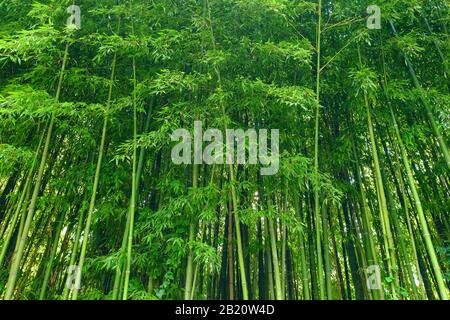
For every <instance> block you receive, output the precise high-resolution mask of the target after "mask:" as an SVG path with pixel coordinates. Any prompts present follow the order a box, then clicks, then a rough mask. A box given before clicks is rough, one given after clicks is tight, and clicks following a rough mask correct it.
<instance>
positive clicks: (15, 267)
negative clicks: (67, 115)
mask: <svg viewBox="0 0 450 320" xmlns="http://www.w3.org/2000/svg"><path fill="white" fill-rule="evenodd" d="M68 55H69V43H67V44H66V48H65V50H64V58H63V61H62V66H61V71H60V74H59V80H58V87H57V89H56V96H55V101H56V102H59V97H60V94H61V88H62V82H63V76H64V71H65V69H66V63H67V58H68ZM55 120H56V114H55V112H54V111H53V113H52V115H51V119H50V123H49V125H48V129H47V137H46V139H45V144H44V150H43V152H42V157H41V161H40V164H39V169H38V174H37V177H36V182H35V185H34V189H33V195H32V197H31V202H30V205H29V207H28V213H27V217H26V220H25V224H24V228H23V232H22V235H21V237H20V240H19V246H18V248H17V251H16V252H15V253H14V256H13V258H12V263H11V268H10V271H9V277H8V283H7V285H6V286H7V288H6V293H5V300H10V299H11V298H12V296H13V294H14V289H15V284H16V280H17V274H18V272H19V267H20V261H21V260H22V256H23V250H24V248H25V243H26V241H27V239H28V231H29V229H30V226H31V222H32V220H33V216H34V212H35V210H36V203H37V198H38V196H39V191H40V189H41V183H42V177H43V175H44V169H45V165H46V163H47V157H48V153H49V147H50V140H51V137H52V135H53V127H54V124H55Z"/></svg>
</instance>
